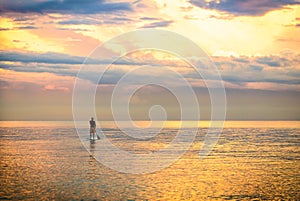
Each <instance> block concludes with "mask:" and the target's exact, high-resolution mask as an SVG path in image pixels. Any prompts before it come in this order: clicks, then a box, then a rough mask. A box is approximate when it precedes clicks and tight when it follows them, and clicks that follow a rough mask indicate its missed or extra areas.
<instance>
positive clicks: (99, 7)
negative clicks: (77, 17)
mask: <svg viewBox="0 0 300 201" xmlns="http://www.w3.org/2000/svg"><path fill="white" fill-rule="evenodd" d="M0 4H1V6H0V13H7V12H16V13H61V14H66V13H67V14H97V13H110V12H115V11H131V10H132V9H131V6H130V4H129V3H124V2H120V3H106V2H105V1H104V0H84V1H83V0H54V1H53V0H52V1H50V0H48V1H38V0H28V1H7V0H0Z"/></svg>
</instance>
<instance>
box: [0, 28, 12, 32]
mask: <svg viewBox="0 0 300 201" xmlns="http://www.w3.org/2000/svg"><path fill="white" fill-rule="evenodd" d="M9 30H12V29H9V28H0V31H9Z"/></svg>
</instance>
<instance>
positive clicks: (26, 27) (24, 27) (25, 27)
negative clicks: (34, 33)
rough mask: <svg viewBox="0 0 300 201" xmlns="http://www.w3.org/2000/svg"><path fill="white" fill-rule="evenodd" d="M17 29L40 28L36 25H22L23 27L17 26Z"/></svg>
mask: <svg viewBox="0 0 300 201" xmlns="http://www.w3.org/2000/svg"><path fill="white" fill-rule="evenodd" d="M16 29H38V27H36V26H21V27H16Z"/></svg>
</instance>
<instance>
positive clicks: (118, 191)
mask: <svg viewBox="0 0 300 201" xmlns="http://www.w3.org/2000/svg"><path fill="white" fill-rule="evenodd" d="M142 124H143V123H142ZM177 124H178V123H176V122H169V123H168V124H167V126H166V128H164V129H163V130H162V131H161V133H160V134H159V135H157V136H155V137H154V138H152V140H148V141H147V140H142V141H141V140H140V141H135V142H133V141H132V139H129V138H128V137H127V136H126V135H124V134H122V133H121V132H120V131H119V130H118V129H116V127H115V126H114V125H113V124H112V123H109V122H108V123H107V124H106V125H103V127H104V129H103V130H105V132H104V133H105V135H107V136H108V138H109V139H110V140H111V141H112V143H114V144H115V145H116V146H119V147H120V148H122V149H125V150H129V151H133V152H137V153H140V152H145V153H147V152H149V151H153V150H157V149H160V148H161V147H163V146H165V144H167V143H169V142H170V141H171V140H172V138H173V137H174V136H175V135H176V132H177V128H176V125H177ZM206 125H208V124H206V123H205V122H204V123H203V124H200V126H199V130H198V133H197V136H196V139H195V141H194V142H193V144H192V146H191V147H190V149H189V150H188V151H187V152H185V154H184V155H183V156H182V157H181V158H180V159H179V160H177V161H176V162H175V163H174V164H172V165H171V166H169V167H167V168H165V169H162V170H160V171H157V172H154V173H150V174H124V173H119V172H117V171H115V170H112V169H110V168H108V167H106V166H104V165H102V164H101V163H99V162H97V161H96V160H95V159H94V158H93V156H91V155H90V154H89V153H88V152H87V151H86V150H85V148H84V147H83V146H82V143H81V141H80V139H79V137H78V135H77V133H76V130H75V128H74V125H73V123H72V122H0V148H1V149H0V159H1V160H0V200H300V193H299V192H300V189H299V186H300V146H299V145H300V122H297V121H294V122H286V121H285V122H280V121H277V122H227V123H226V125H225V128H224V130H223V134H222V135H221V137H220V139H219V141H218V143H217V145H216V146H215V148H214V149H213V151H212V152H211V153H210V155H209V156H207V157H206V158H204V159H202V160H200V159H199V150H200V148H201V145H202V142H203V139H204V135H205V133H206V131H207V127H206ZM185 129H186V131H187V132H188V131H189V129H191V128H188V127H187V128H185ZM96 143H97V142H96Z"/></svg>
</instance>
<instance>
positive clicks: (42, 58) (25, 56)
mask: <svg viewBox="0 0 300 201" xmlns="http://www.w3.org/2000/svg"><path fill="white" fill-rule="evenodd" d="M84 59H85V57H78V56H70V55H67V54H61V53H52V52H48V53H43V54H37V53H21V52H5V51H0V61H11V62H23V63H48V64H82V63H83V61H84Z"/></svg>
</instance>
